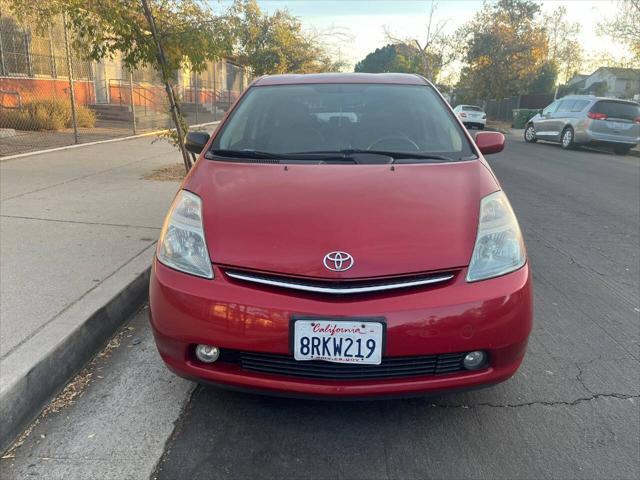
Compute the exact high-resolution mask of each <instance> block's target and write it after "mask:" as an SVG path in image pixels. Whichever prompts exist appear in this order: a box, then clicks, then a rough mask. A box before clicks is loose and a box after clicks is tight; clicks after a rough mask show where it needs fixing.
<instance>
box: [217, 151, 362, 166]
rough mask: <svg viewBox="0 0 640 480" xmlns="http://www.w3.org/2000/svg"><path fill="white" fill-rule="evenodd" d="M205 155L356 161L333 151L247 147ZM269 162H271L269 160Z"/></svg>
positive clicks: (273, 159)
mask: <svg viewBox="0 0 640 480" xmlns="http://www.w3.org/2000/svg"><path fill="white" fill-rule="evenodd" d="M207 155H216V156H219V157H231V158H253V159H260V160H271V161H272V162H273V163H279V161H280V160H310V161H315V162H332V161H335V162H345V163H356V162H355V161H354V160H353V159H352V158H349V157H347V156H346V155H344V154H342V153H339V152H338V153H335V152H327V153H324V152H300V153H273V152H264V151H261V150H252V149H249V148H246V149H242V150H226V149H222V150H216V149H214V150H209V151H208V152H207V154H205V158H210V156H207ZM270 163H271V162H270Z"/></svg>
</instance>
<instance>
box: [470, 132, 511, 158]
mask: <svg viewBox="0 0 640 480" xmlns="http://www.w3.org/2000/svg"><path fill="white" fill-rule="evenodd" d="M504 142H505V139H504V135H503V134H501V133H499V132H480V133H478V134H477V135H476V145H477V146H478V149H479V150H480V152H482V154H483V155H491V154H492V153H500V152H501V151H502V150H504Z"/></svg>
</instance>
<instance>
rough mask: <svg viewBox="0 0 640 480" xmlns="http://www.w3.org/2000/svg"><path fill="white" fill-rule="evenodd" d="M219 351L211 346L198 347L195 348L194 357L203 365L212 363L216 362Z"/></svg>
mask: <svg viewBox="0 0 640 480" xmlns="http://www.w3.org/2000/svg"><path fill="white" fill-rule="evenodd" d="M219 356H220V349H219V348H218V347H214V346H213V345H198V346H197V347H196V357H198V360H200V361H201V362H204V363H213V362H215V361H216V360H218V357H219Z"/></svg>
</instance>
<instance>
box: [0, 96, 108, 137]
mask: <svg viewBox="0 0 640 480" xmlns="http://www.w3.org/2000/svg"><path fill="white" fill-rule="evenodd" d="M76 119H77V122H78V127H87V128H92V127H94V126H95V124H96V115H95V113H94V112H92V111H91V110H89V109H88V108H87V107H85V106H83V105H78V106H76ZM72 126H73V125H72V118H71V104H70V103H69V101H68V100H67V99H62V98H47V99H43V100H30V101H28V102H26V103H25V104H24V105H23V106H22V108H20V109H17V110H9V109H1V110H0V128H14V129H16V130H62V129H64V128H71V127H72Z"/></svg>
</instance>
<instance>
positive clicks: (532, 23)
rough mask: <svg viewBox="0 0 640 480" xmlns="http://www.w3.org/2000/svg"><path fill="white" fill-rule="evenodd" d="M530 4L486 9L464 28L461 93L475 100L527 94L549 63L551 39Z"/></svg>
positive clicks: (509, 1)
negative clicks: (548, 53)
mask: <svg viewBox="0 0 640 480" xmlns="http://www.w3.org/2000/svg"><path fill="white" fill-rule="evenodd" d="M539 14H540V6H539V5H538V4H537V3H535V2H533V1H531V0H499V1H498V2H496V3H486V4H485V5H484V7H483V9H482V10H481V11H480V12H478V13H477V14H476V16H475V18H474V19H472V20H471V21H470V22H469V23H467V24H466V25H464V26H463V27H461V29H460V32H462V37H463V39H464V40H463V41H464V49H465V52H464V61H465V63H466V65H465V66H464V67H463V69H462V72H461V77H460V82H459V88H460V89H461V90H463V91H465V92H466V94H467V95H469V96H471V97H475V98H505V97H508V96H513V95H518V94H521V93H524V92H527V91H528V89H529V87H530V86H531V84H532V83H533V82H534V81H535V80H536V78H538V77H539V75H540V73H541V70H542V68H543V67H544V65H545V63H546V59H547V50H548V44H547V36H546V31H545V29H544V27H543V26H542V25H541V24H540V23H539V22H538V21H537V16H538V15H539Z"/></svg>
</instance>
